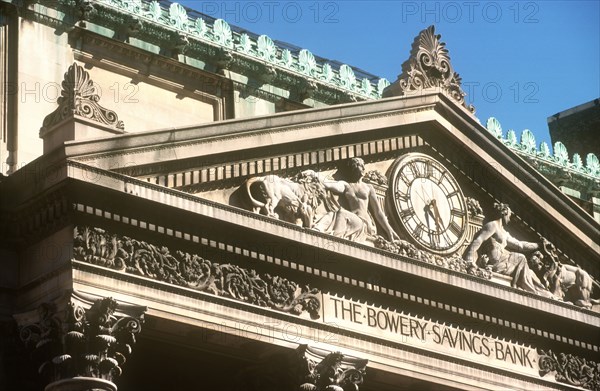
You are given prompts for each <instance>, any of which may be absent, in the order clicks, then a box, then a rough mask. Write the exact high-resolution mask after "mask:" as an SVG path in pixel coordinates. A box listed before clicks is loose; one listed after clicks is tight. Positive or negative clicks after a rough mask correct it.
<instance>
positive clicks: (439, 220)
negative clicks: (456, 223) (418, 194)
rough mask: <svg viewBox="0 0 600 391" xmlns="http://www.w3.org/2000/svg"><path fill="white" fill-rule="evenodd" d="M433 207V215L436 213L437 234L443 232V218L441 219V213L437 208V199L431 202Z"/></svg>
mask: <svg viewBox="0 0 600 391" xmlns="http://www.w3.org/2000/svg"><path fill="white" fill-rule="evenodd" d="M431 205H432V206H433V213H434V220H433V221H435V226H436V228H437V232H441V231H442V225H443V222H442V218H441V217H440V211H439V209H438V207H437V202H436V200H435V199H433V200H431Z"/></svg>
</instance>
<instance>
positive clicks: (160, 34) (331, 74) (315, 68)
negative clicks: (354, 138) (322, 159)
mask: <svg viewBox="0 0 600 391" xmlns="http://www.w3.org/2000/svg"><path fill="white" fill-rule="evenodd" d="M188 12H189V10H187V9H185V8H184V7H182V6H181V5H179V4H177V3H171V6H170V8H169V9H168V10H167V9H164V8H162V7H161V5H160V4H159V3H158V2H156V1H153V2H150V1H139V2H136V1H128V0H96V1H91V0H61V1H58V2H56V1H49V0H42V1H40V2H39V3H38V4H34V5H33V8H32V9H27V8H23V15H24V16H25V17H27V18H28V19H32V20H36V21H38V22H40V23H45V24H48V25H51V26H52V27H55V28H59V29H61V30H63V31H75V30H76V29H86V30H90V31H94V32H96V33H98V34H101V35H106V34H107V32H106V31H107V29H109V30H112V31H111V32H112V33H111V34H110V37H111V38H113V36H114V37H115V38H116V39H119V40H122V41H126V42H128V44H130V45H133V46H138V47H143V48H145V49H146V50H150V51H151V52H154V53H156V54H162V55H166V56H168V57H172V58H176V59H177V58H178V59H182V58H183V57H182V56H186V57H189V58H190V59H193V60H195V61H189V62H191V63H194V62H195V63H197V64H198V65H196V66H200V67H202V69H204V70H206V71H209V72H214V73H218V72H220V71H221V70H223V69H227V70H230V71H233V72H236V73H239V74H243V75H247V76H250V78H251V79H252V80H253V82H252V83H255V84H256V83H258V84H261V83H262V84H265V83H268V84H271V85H274V86H278V87H283V88H284V89H286V90H289V96H284V97H285V98H290V99H293V100H298V101H300V102H301V101H302V100H304V99H305V98H308V97H312V98H314V99H316V100H318V101H321V102H324V103H326V104H334V103H340V102H352V101H356V100H365V99H378V98H379V97H380V96H381V92H382V91H383V88H385V87H386V86H387V85H388V84H389V82H387V80H385V79H379V80H378V81H375V82H373V81H372V80H369V79H366V78H363V79H360V80H359V79H357V78H356V76H355V73H354V71H353V69H352V68H351V67H349V66H347V65H345V64H344V65H342V66H341V67H340V68H339V69H335V68H334V67H332V66H331V65H329V64H326V63H324V64H319V63H318V62H317V61H316V60H315V57H314V56H313V55H312V54H311V53H310V52H309V51H308V50H305V49H303V50H300V51H299V52H298V53H292V52H291V51H289V50H287V49H283V48H279V47H277V46H276V45H275V44H274V42H273V40H271V39H270V38H269V37H267V36H265V35H262V36H260V37H256V38H254V37H250V36H248V35H247V34H245V33H244V34H239V33H237V32H235V31H233V30H232V29H231V27H230V26H229V25H228V24H227V22H225V21H224V20H220V19H217V20H214V21H212V20H209V19H210V18H207V17H206V18H205V19H206V20H205V19H203V18H202V15H200V14H197V13H194V14H193V16H188V14H187V13H188ZM190 15H192V13H190ZM106 36H107V37H108V35H106ZM223 58H227V59H226V60H225V61H222V60H219V59H223ZM198 60H200V62H201V63H202V65H201V64H199V63H198ZM186 62H188V61H186ZM265 66H267V67H268V68H271V69H273V70H275V72H272V76H273V77H270V78H269V79H268V80H266V79H265V78H264V75H265V72H264V71H265ZM307 81H310V82H311V83H314V86H315V87H316V88H313V89H312V90H311V91H310V92H309V95H306V91H307V90H306V82H307ZM255 87H259V85H256V86H255Z"/></svg>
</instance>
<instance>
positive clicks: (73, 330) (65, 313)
mask: <svg viewBox="0 0 600 391" xmlns="http://www.w3.org/2000/svg"><path fill="white" fill-rule="evenodd" d="M60 307H62V308H60ZM145 312H146V307H141V306H134V305H124V304H120V303H118V302H117V301H116V300H114V299H112V298H95V297H89V296H87V295H84V294H82V293H72V294H71V297H70V299H69V300H68V301H67V302H66V303H64V305H57V304H56V303H54V302H51V303H44V304H42V305H41V306H40V307H39V309H38V311H37V314H33V315H32V314H31V313H28V314H20V315H15V318H16V319H17V323H18V324H19V326H20V337H21V340H22V341H23V342H24V343H25V345H26V347H27V348H28V349H29V350H30V352H31V358H32V360H33V361H35V363H36V365H37V366H38V372H39V374H40V376H41V377H42V378H43V380H44V382H45V383H46V384H47V387H46V390H47V391H52V390H71V389H73V390H83V389H86V390H87V389H94V390H103V391H116V386H115V385H114V383H113V382H114V380H115V379H116V378H118V377H119V376H120V375H121V373H122V371H123V369H122V366H123V364H124V363H125V362H126V361H127V358H128V357H129V355H130V354H131V352H132V348H133V345H134V344H135V334H138V333H139V332H140V331H141V326H142V323H143V317H144V313H145ZM32 319H34V321H33V322H27V321H28V320H29V321H31V320H32Z"/></svg>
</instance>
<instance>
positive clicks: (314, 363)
mask: <svg viewBox="0 0 600 391" xmlns="http://www.w3.org/2000/svg"><path fill="white" fill-rule="evenodd" d="M296 351H297V353H298V355H299V357H300V359H301V361H302V362H303V363H304V379H303V381H302V383H301V384H300V387H299V388H298V389H297V390H298V391H358V389H359V388H358V387H359V385H360V384H362V383H363V380H364V376H365V371H366V367H367V363H368V360H364V359H360V358H356V357H350V356H347V355H344V354H342V353H340V352H328V351H326V350H322V349H317V348H314V347H309V346H308V345H300V346H299V347H298V349H297V350H296Z"/></svg>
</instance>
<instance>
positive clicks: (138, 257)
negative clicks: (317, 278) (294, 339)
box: [73, 227, 321, 319]
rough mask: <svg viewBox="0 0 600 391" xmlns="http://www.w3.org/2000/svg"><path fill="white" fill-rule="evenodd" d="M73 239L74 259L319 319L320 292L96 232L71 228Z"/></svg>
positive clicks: (192, 255) (193, 255)
mask: <svg viewBox="0 0 600 391" xmlns="http://www.w3.org/2000/svg"><path fill="white" fill-rule="evenodd" d="M74 238H75V240H74V249H73V257H74V259H75V260H78V261H82V262H87V263H91V264H95V265H99V266H103V267H108V268H111V269H115V270H119V271H122V272H125V273H129V274H135V275H138V276H143V277H147V278H151V279H154V280H157V281H162V282H166V283H169V284H173V285H178V286H183V287H186V288H192V289H196V290H198V291H202V292H206V293H210V294H213V295H216V296H222V297H227V298H231V299H234V300H238V301H241V302H244V303H248V304H254V305H258V306H261V307H267V308H271V309H275V310H279V311H283V312H286V313H290V314H294V315H299V314H301V313H303V312H305V311H306V312H307V313H308V314H309V315H310V316H311V318H313V319H318V318H319V317H320V315H319V311H320V308H321V302H320V299H319V296H318V293H319V291H318V290H317V289H314V288H310V287H309V286H303V285H300V284H298V283H296V282H293V281H290V280H288V279H286V278H282V277H279V276H273V275H270V274H260V273H258V272H256V271H255V270H253V269H247V268H242V267H240V266H237V265H233V264H220V263H216V262H211V261H209V260H206V259H204V258H202V257H200V256H199V255H196V254H190V253H187V252H183V251H175V252H171V251H170V250H169V248H167V247H165V246H159V245H154V244H151V243H148V242H145V241H141V240H136V239H133V238H130V237H127V236H120V235H115V234H111V233H108V232H106V231H104V230H103V229H100V228H90V227H76V228H75V232H74Z"/></svg>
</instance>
